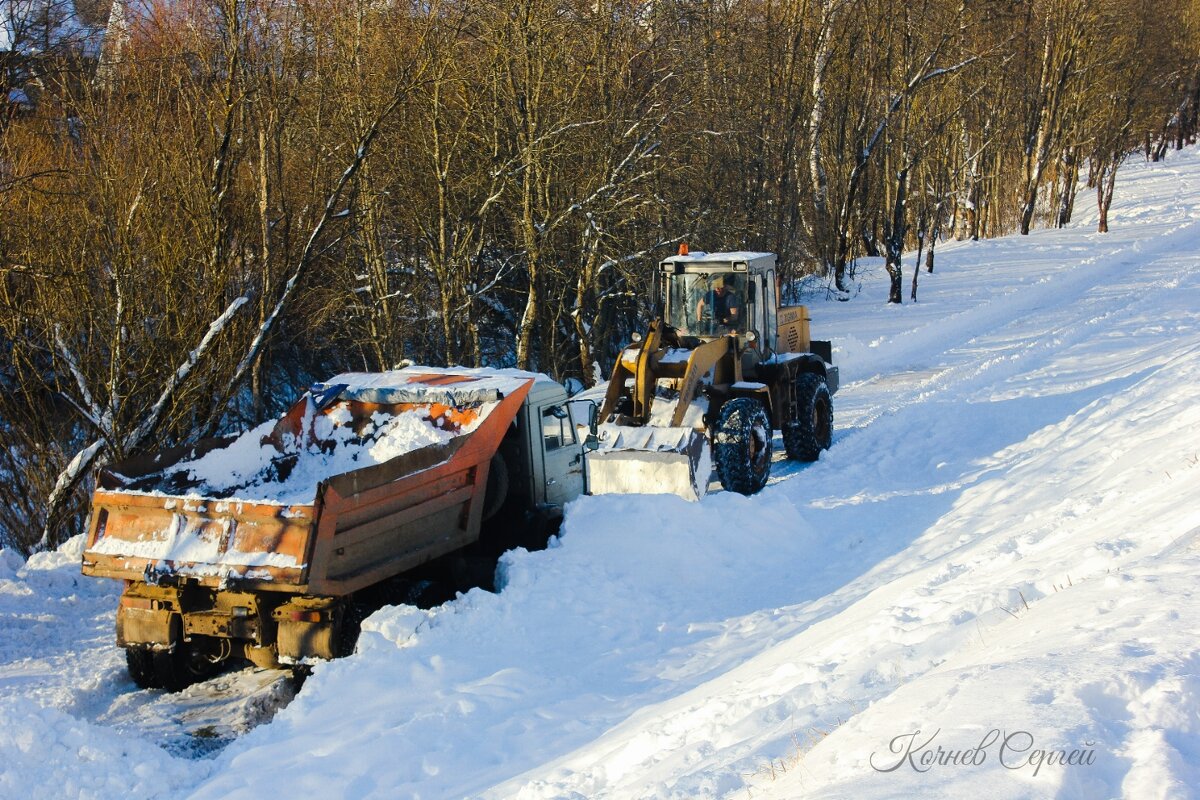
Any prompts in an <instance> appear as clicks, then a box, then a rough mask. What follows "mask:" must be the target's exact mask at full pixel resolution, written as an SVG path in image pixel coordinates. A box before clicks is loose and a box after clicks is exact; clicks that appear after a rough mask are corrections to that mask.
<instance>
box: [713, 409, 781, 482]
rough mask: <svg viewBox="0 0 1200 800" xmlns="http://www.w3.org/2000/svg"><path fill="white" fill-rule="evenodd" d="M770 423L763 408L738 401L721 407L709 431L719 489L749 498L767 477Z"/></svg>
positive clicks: (769, 458)
mask: <svg viewBox="0 0 1200 800" xmlns="http://www.w3.org/2000/svg"><path fill="white" fill-rule="evenodd" d="M771 451H772V447H771V420H770V419H769V418H768V417H767V410H766V408H764V407H763V404H762V403H760V402H759V401H758V400H755V399H754V398H752V397H738V398H735V399H733V400H730V401H728V402H727V403H725V404H724V405H722V406H721V413H720V414H719V415H718V416H717V424H716V425H715V426H714V428H713V461H714V462H716V467H717V475H718V476H719V477H720V478H721V485H722V486H724V487H725V488H726V489H727V490H728V491H731V492H737V493H738V494H745V495H751V494H755V493H756V492H758V491H759V490H760V489H762V488H763V487H764V486H766V485H767V478H769V477H770V476H771Z"/></svg>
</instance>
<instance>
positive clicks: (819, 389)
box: [783, 372, 833, 461]
mask: <svg viewBox="0 0 1200 800" xmlns="http://www.w3.org/2000/svg"><path fill="white" fill-rule="evenodd" d="M796 406H797V407H796V419H795V420H793V421H791V422H786V423H784V425H783V446H784V449H785V450H787V455H788V458H790V459H792V460H794V461H816V460H817V457H818V456H820V455H821V451H822V450H828V449H829V445H830V444H832V443H833V399H832V398H831V397H830V396H829V387H828V386H827V385H826V383H825V379H824V378H822V377H821V376H820V375H815V374H813V373H811V372H806V373H804V374H803V375H800V376H799V377H798V378H796Z"/></svg>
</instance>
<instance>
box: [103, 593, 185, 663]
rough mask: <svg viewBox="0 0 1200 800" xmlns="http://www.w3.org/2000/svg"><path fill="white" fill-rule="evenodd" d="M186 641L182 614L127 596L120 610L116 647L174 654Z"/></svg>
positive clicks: (136, 597)
mask: <svg viewBox="0 0 1200 800" xmlns="http://www.w3.org/2000/svg"><path fill="white" fill-rule="evenodd" d="M182 638H183V622H182V619H181V618H180V616H179V614H178V613H176V612H175V611H173V610H171V609H170V608H168V607H164V604H163V603H162V602H161V601H159V600H157V599H154V598H150V597H142V596H139V595H136V594H129V593H126V594H124V595H122V596H121V604H120V606H119V607H118V608H117V644H118V645H120V646H121V647H130V646H136V647H145V648H147V649H150V650H171V649H174V647H175V645H176V644H178V643H179V641H180V640H181V639H182Z"/></svg>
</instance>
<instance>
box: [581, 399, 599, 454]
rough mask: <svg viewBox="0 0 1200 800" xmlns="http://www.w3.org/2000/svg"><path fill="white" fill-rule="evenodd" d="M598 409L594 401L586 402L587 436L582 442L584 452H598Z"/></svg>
mask: <svg viewBox="0 0 1200 800" xmlns="http://www.w3.org/2000/svg"><path fill="white" fill-rule="evenodd" d="M599 430H600V407H599V406H597V405H596V401H595V400H589V401H588V435H587V438H586V439H584V440H583V447H584V449H585V450H599V449H600V437H599V435H598V432H599Z"/></svg>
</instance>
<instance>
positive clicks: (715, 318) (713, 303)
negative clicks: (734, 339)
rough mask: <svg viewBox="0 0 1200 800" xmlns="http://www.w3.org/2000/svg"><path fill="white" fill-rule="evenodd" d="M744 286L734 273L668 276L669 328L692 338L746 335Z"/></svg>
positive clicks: (743, 280) (742, 280)
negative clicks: (740, 333) (739, 333)
mask: <svg viewBox="0 0 1200 800" xmlns="http://www.w3.org/2000/svg"><path fill="white" fill-rule="evenodd" d="M744 284H745V279H744V278H742V277H739V276H737V275H734V274H733V273H724V272H720V273H708V274H697V273H683V274H677V275H667V324H668V325H670V326H671V327H673V328H675V329H676V330H678V331H679V332H680V333H683V334H687V335H689V336H723V335H725V334H727V333H737V332H744V331H745V330H746V324H745V319H746V310H745V285H744Z"/></svg>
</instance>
